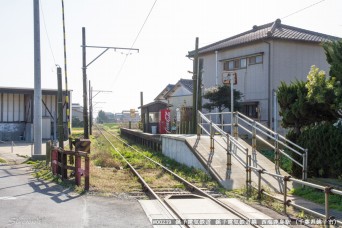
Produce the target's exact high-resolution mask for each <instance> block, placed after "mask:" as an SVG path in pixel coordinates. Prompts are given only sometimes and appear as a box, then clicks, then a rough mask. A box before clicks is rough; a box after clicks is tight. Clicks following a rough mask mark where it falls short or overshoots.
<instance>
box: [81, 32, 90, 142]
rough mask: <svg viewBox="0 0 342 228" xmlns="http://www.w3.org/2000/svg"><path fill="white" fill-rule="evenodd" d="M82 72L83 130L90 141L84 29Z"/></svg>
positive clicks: (83, 36)
mask: <svg viewBox="0 0 342 228" xmlns="http://www.w3.org/2000/svg"><path fill="white" fill-rule="evenodd" d="M82 53H83V55H82V57H83V58H82V60H83V61H82V71H83V129H84V138H85V139H89V133H88V103H87V60H86V33H85V27H82Z"/></svg>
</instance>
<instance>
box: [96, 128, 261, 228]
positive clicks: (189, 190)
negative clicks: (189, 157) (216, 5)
mask: <svg viewBox="0 0 342 228" xmlns="http://www.w3.org/2000/svg"><path fill="white" fill-rule="evenodd" d="M95 126H96V128H97V130H98V131H99V132H100V133H101V135H103V137H104V138H105V139H106V140H107V141H108V143H109V144H110V145H111V146H112V148H113V149H114V150H115V151H116V153H117V154H118V155H119V156H120V157H121V158H122V160H123V161H124V162H125V163H126V164H127V166H128V167H129V168H130V170H131V171H132V173H133V174H134V175H135V176H136V177H137V178H138V180H139V182H140V183H141V184H142V187H143V191H144V193H145V194H146V195H147V196H148V197H149V198H150V199H155V200H158V201H159V203H160V204H161V205H162V206H163V207H164V208H165V210H166V211H167V212H168V213H169V215H170V216H171V218H172V219H178V220H182V219H183V218H182V217H181V215H179V214H178V213H177V212H176V211H174V210H173V209H172V207H170V206H168V205H167V204H166V203H165V198H167V197H169V196H170V195H172V196H176V197H179V198H182V197H196V196H200V197H205V198H208V199H210V200H212V201H213V202H214V203H215V204H218V205H220V206H221V207H223V208H224V209H226V210H227V211H228V212H229V213H231V214H233V215H234V216H236V217H238V218H239V219H242V220H246V221H247V220H249V218H247V217H246V216H245V215H243V214H241V213H240V212H238V211H236V210H235V209H234V208H232V207H230V206H228V205H226V204H224V203H223V202H221V201H219V200H218V199H217V198H216V197H221V196H222V195H220V194H218V193H217V192H215V191H210V190H209V189H207V188H199V187H197V186H195V185H194V184H192V183H190V182H189V181H187V180H185V179H184V178H183V177H181V176H179V175H178V174H176V173H175V172H173V171H171V170H170V169H169V168H167V167H166V166H164V165H162V164H161V163H159V162H157V161H155V160H153V159H151V158H150V157H148V156H146V155H145V154H144V153H143V152H141V151H139V150H137V149H135V148H134V147H132V146H131V145H129V144H128V143H127V142H126V141H124V140H123V139H121V138H120V137H119V136H117V135H115V134H113V133H111V132H109V131H107V130H105V129H104V128H102V127H100V126H98V125H95ZM111 139H114V140H116V141H119V142H120V143H122V145H124V149H121V150H119V148H118V146H115V145H114V143H113V141H112V140H111ZM127 150H131V151H133V152H134V153H135V154H136V155H139V159H144V160H145V162H144V164H150V165H148V167H153V171H154V172H155V171H156V170H158V171H157V172H158V176H159V177H161V175H166V176H168V178H166V179H165V180H175V181H177V182H178V183H174V185H175V187H172V188H170V187H163V186H162V185H160V183H159V184H158V185H154V184H153V183H152V182H151V181H150V176H149V175H148V174H149V173H150V171H151V170H152V168H150V169H149V168H146V167H145V168H144V167H143V166H142V165H141V164H140V165H132V163H131V162H130V159H134V158H133V156H132V155H128V156H127V155H126V153H125V151H127ZM169 184H170V183H168V185H169ZM131 194H132V195H135V196H137V197H139V196H140V195H141V194H142V192H141V191H133V192H132V193H131ZM184 226H185V227H191V226H189V225H186V224H185V225H184ZM250 226H252V227H261V226H259V225H254V224H251V225H250Z"/></svg>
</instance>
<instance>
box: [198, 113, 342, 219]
mask: <svg viewBox="0 0 342 228" xmlns="http://www.w3.org/2000/svg"><path fill="white" fill-rule="evenodd" d="M237 115H240V116H241V115H242V114H240V113H238V114H237ZM245 117H246V116H245ZM198 118H199V121H198V126H199V127H200V128H201V129H202V131H203V132H204V133H205V134H207V135H210V151H211V152H214V142H216V143H217V144H218V145H220V146H221V147H223V148H224V149H225V150H226V151H227V172H229V175H230V173H231V156H233V157H234V158H235V159H236V160H237V161H238V162H239V163H240V164H241V165H242V166H244V167H245V168H246V193H247V194H246V196H247V198H248V197H250V196H251V190H252V188H255V189H256V190H257V192H258V198H259V199H260V198H261V195H262V194H264V195H267V196H269V197H271V198H273V199H275V200H278V201H281V202H282V203H283V210H284V213H287V207H289V206H293V207H295V208H297V209H299V210H303V211H305V212H306V213H309V214H311V215H313V216H316V217H319V218H322V219H324V221H323V224H328V225H329V224H334V223H336V224H338V225H342V221H340V220H335V218H334V217H333V216H331V211H330V208H329V196H330V195H332V194H336V195H341V196H342V191H339V190H336V189H333V187H331V186H322V185H317V184H313V183H310V182H307V181H304V180H299V179H296V178H293V177H291V176H286V175H285V176H282V175H279V174H276V173H271V172H268V171H267V170H265V169H260V168H256V167H254V166H252V163H251V155H250V154H249V153H248V148H246V147H244V146H243V145H242V144H241V143H239V142H238V140H237V139H235V138H234V137H232V136H231V135H229V134H228V133H226V132H224V131H223V130H222V129H221V128H220V127H219V126H218V124H215V123H213V121H212V119H211V118H210V115H208V114H203V113H201V112H200V111H199V112H198ZM247 118H248V117H247ZM248 119H250V118H248ZM240 120H241V117H240ZM250 120H251V119H250ZM242 121H244V120H242ZM252 121H253V124H254V125H258V126H260V125H261V124H259V123H257V122H255V121H254V120H252ZM233 124H234V123H233ZM235 127H236V125H235ZM265 128H266V127H264V126H260V130H262V129H264V130H265V131H267V130H268V131H269V132H270V133H274V132H273V131H271V130H269V129H267V128H266V129H265ZM257 129H258V128H257V127H255V128H254V129H253V131H254V132H256V131H257ZM244 130H246V128H245V129H244ZM253 131H252V132H253ZM215 132H217V133H218V135H219V136H222V137H223V138H226V139H227V140H226V141H225V142H226V143H227V144H226V145H223V144H222V143H221V142H220V141H219V140H217V139H215V137H214V135H215ZM266 133H267V132H266ZM254 135H255V133H254ZM269 135H270V136H272V135H271V134H269ZM272 137H273V136H272ZM281 139H283V137H281ZM285 142H287V143H289V144H291V145H293V146H298V145H296V144H293V143H292V142H291V141H289V140H287V139H285ZM298 147H299V146H298ZM299 149H300V148H299ZM301 149H302V150H304V151H305V152H306V153H307V150H305V149H303V148H301ZM237 151H241V152H242V153H245V154H246V161H245V162H244V161H242V160H241V159H240V158H239V157H238V156H236V155H235V154H236V152H237ZM252 170H254V171H255V172H257V173H258V183H257V187H255V186H253V185H252V181H251V171H252ZM227 174H228V173H227ZM262 175H269V176H272V177H275V178H277V179H278V180H280V181H282V182H283V184H284V191H283V192H282V195H283V197H282V199H279V198H277V197H274V196H273V195H272V194H269V193H267V192H266V191H265V190H264V189H263V188H262V186H261V179H262ZM290 181H292V182H293V183H297V184H300V185H302V186H307V187H311V188H315V189H318V190H321V191H324V214H321V213H319V212H317V211H314V210H311V209H309V208H307V207H305V206H301V205H299V204H296V203H294V202H292V201H291V200H290V199H289V198H288V188H287V186H288V182H290Z"/></svg>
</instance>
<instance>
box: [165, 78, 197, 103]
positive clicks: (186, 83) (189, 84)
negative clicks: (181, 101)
mask: <svg viewBox="0 0 342 228" xmlns="http://www.w3.org/2000/svg"><path fill="white" fill-rule="evenodd" d="M178 85H183V86H184V87H185V88H186V89H187V90H189V92H191V93H192V91H193V80H192V79H182V78H181V79H180V80H179V81H178V82H177V83H176V84H175V85H174V86H173V87H172V88H171V89H170V90H169V91H168V92H167V93H165V94H164V97H165V98H166V97H167V96H168V95H170V94H172V93H173V92H174V91H175V90H176V88H177V86H178Z"/></svg>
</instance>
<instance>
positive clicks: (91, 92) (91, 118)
mask: <svg viewBox="0 0 342 228" xmlns="http://www.w3.org/2000/svg"><path fill="white" fill-rule="evenodd" d="M92 125H93V91H92V87H91V82H90V80H89V135H92V134H93V131H92Z"/></svg>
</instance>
